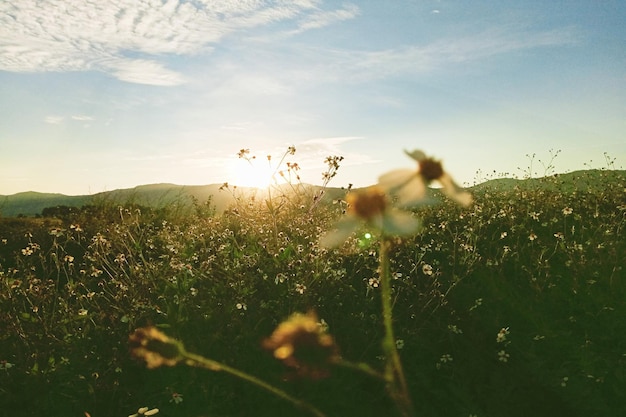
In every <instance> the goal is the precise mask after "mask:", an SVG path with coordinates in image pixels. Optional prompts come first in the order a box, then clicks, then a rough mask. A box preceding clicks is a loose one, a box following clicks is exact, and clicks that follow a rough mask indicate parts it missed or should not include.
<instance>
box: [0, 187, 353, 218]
mask: <svg viewBox="0 0 626 417" xmlns="http://www.w3.org/2000/svg"><path fill="white" fill-rule="evenodd" d="M220 187H222V184H209V185H176V184H148V185H140V186H137V187H134V188H126V189H119V190H113V191H106V192H102V193H97V194H92V195H82V196H68V195H64V194H57V193H38V192H34V191H28V192H24V193H17V194H12V195H0V215H1V216H4V217H16V216H20V215H21V216H28V217H32V216H37V215H40V214H41V213H42V211H43V209H45V208H48V207H58V206H67V207H82V206H84V205H88V204H96V205H97V204H100V203H109V204H121V205H128V204H137V205H141V206H147V207H155V208H159V207H165V206H169V205H173V204H178V205H180V206H181V207H189V206H191V204H192V202H193V201H194V200H195V201H197V202H199V203H201V204H202V203H205V202H206V201H208V200H209V198H211V204H212V205H213V206H214V207H215V210H216V211H217V212H222V211H224V210H225V209H227V208H228V207H229V206H231V205H233V204H234V202H235V197H242V196H243V197H247V196H252V195H256V196H258V197H261V198H262V197H264V196H265V195H266V194H265V193H266V191H264V190H259V189H256V188H250V187H233V186H230V187H229V189H227V190H222V191H220ZM298 187H301V189H304V190H306V192H308V193H310V194H311V195H313V193H315V192H316V191H319V189H320V187H318V186H313V185H299V186H298ZM281 188H283V190H282V191H281V192H288V190H289V188H290V186H289V185H286V186H282V187H281ZM279 191H280V190H276V189H274V192H275V193H276V192H279ZM325 194H326V196H325V198H338V197H339V196H341V195H343V194H344V191H342V190H341V189H340V188H330V187H329V188H327V189H326V193H325Z"/></svg>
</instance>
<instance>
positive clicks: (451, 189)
mask: <svg viewBox="0 0 626 417" xmlns="http://www.w3.org/2000/svg"><path fill="white" fill-rule="evenodd" d="M437 181H439V182H440V183H441V185H442V186H443V188H442V189H441V191H442V192H443V193H444V194H445V195H446V196H448V197H449V198H451V199H452V200H454V201H456V202H457V203H459V204H461V205H462V206H465V207H467V206H469V205H470V204H472V201H473V198H472V195H471V194H470V193H468V192H467V191H465V190H464V189H463V188H461V187H459V186H458V185H457V184H456V183H455V182H454V180H453V179H452V177H451V176H450V175H448V173H446V172H444V174H443V175H442V176H441V177H440V178H439V179H438V180H437Z"/></svg>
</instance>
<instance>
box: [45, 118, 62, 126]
mask: <svg viewBox="0 0 626 417" xmlns="http://www.w3.org/2000/svg"><path fill="white" fill-rule="evenodd" d="M64 119H65V117H63V116H46V117H45V118H44V119H43V121H44V122H46V123H48V124H51V125H59V124H61V123H63V120H64Z"/></svg>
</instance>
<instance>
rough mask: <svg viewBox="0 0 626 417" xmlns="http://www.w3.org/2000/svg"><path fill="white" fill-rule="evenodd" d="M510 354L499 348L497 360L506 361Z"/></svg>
mask: <svg viewBox="0 0 626 417" xmlns="http://www.w3.org/2000/svg"><path fill="white" fill-rule="evenodd" d="M510 356H511V355H509V354H508V353H506V351H504V350H501V351H500V352H498V360H499V361H500V362H503V363H507V362H508V361H509V357H510Z"/></svg>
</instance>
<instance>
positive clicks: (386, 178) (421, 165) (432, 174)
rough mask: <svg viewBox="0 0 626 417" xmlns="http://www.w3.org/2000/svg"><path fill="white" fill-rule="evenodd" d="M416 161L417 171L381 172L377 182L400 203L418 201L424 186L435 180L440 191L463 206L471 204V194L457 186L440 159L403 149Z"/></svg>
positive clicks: (423, 192) (406, 203) (423, 194)
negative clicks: (440, 187)
mask: <svg viewBox="0 0 626 417" xmlns="http://www.w3.org/2000/svg"><path fill="white" fill-rule="evenodd" d="M404 153H406V154H407V155H408V156H410V157H411V158H413V159H414V160H415V161H416V162H417V166H418V169H417V171H415V170H412V169H398V170H394V171H390V172H388V173H386V174H383V175H382V176H380V178H379V179H378V183H379V184H380V185H381V186H382V187H384V188H385V189H386V190H388V191H389V192H390V193H391V194H393V195H396V196H397V197H398V203H399V204H400V205H403V206H406V205H412V204H415V203H418V202H420V201H421V200H423V199H424V197H425V195H426V188H427V187H428V186H429V185H430V184H431V183H432V182H433V181H437V182H438V183H439V184H440V185H441V186H442V189H441V191H442V192H443V193H444V194H445V195H446V196H447V197H449V198H450V199H452V200H454V201H456V202H457V203H459V204H461V205H463V206H469V205H470V204H472V195H471V194H470V193H468V192H467V191H465V190H463V189H462V188H461V187H459V186H458V185H457V184H456V183H455V182H454V180H453V179H452V177H451V176H450V175H449V174H448V173H447V172H445V171H444V169H443V166H442V165H441V162H440V161H436V160H434V159H433V158H430V157H428V156H426V154H425V153H424V152H422V151H420V150H414V151H413V152H408V151H406V150H405V151H404Z"/></svg>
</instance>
